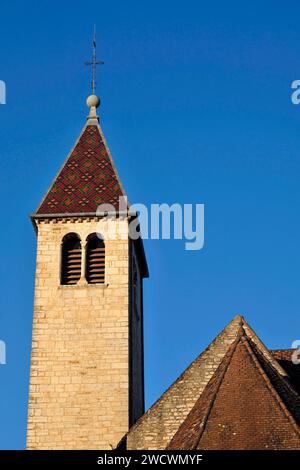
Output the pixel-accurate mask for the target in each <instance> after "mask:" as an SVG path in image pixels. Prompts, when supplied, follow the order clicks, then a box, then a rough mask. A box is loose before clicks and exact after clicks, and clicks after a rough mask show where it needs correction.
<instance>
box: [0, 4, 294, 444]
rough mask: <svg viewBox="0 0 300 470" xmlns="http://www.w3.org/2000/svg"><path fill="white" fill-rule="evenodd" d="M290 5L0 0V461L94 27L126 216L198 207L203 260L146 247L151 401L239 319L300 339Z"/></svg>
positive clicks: (266, 333) (18, 392) (78, 117)
mask: <svg viewBox="0 0 300 470" xmlns="http://www.w3.org/2000/svg"><path fill="white" fill-rule="evenodd" d="M299 15H300V4H299V2H296V1H292V2H289V4H288V5H287V4H286V3H284V2H274V1H273V2H271V1H264V2H260V1H257V0H254V1H253V2H251V4H250V3H249V2H248V4H247V5H246V4H245V3H241V2H237V1H236V2H233V1H228V2H222V1H221V0H218V1H215V2H213V3H212V2H204V1H203V2H199V1H193V0H188V1H187V2H184V3H183V2H179V1H177V0H172V1H169V0H164V1H163V2H162V1H157V0H152V1H151V2H138V1H137V0H128V1H127V2H121V1H114V0H111V1H110V2H103V1H93V0H90V1H89V2H88V4H87V3H86V2H83V1H81V0H79V1H77V2H71V1H65V2H58V1H57V0H52V1H51V2H50V1H44V2H38V1H32V0H31V1H30V0H29V1H28V2H21V1H2V2H1V20H2V21H1V29H0V44H1V47H0V80H5V81H6V84H7V104H6V105H5V106H0V123H1V125H0V149H1V151H0V156H1V173H0V192H1V201H2V224H1V225H2V230H1V232H0V243H1V246H2V251H1V258H2V260H1V261H2V269H1V274H0V276H1V279H0V281H1V284H0V285H1V296H0V339H2V340H4V341H5V342H6V344H7V365H6V366H0V448H2V449H11V448H12V449H14V448H18V449H20V448H24V447H25V432H26V413H27V399H28V377H29V360H30V343H31V325H32V309H33V287H34V268H35V243H36V240H35V234H34V230H33V228H32V226H31V223H30V220H29V218H28V215H29V214H30V213H31V212H33V211H34V209H35V208H36V206H37V205H38V203H39V202H40V199H41V197H42V196H43V194H44V192H45V191H46V189H47V187H48V185H49V183H50V181H51V180H52V178H53V176H54V175H55V173H56V172H57V170H58V168H59V167H60V165H61V163H62V161H63V160H64V158H65V157H66V155H67V153H68V151H69V150H70V148H71V146H72V145H73V143H74V141H75V139H76V138H77V136H78V133H79V132H80V130H81V128H82V126H83V124H84V122H85V118H86V114H87V108H86V106H85V98H86V96H87V94H89V91H90V88H89V84H90V76H89V71H88V70H87V68H86V67H85V66H84V65H83V63H84V61H85V60H87V59H89V57H90V54H91V50H90V39H91V31H92V27H93V23H96V24H97V31H98V53H99V56H100V58H101V59H103V60H104V61H105V65H104V66H103V67H101V71H100V74H99V78H98V92H99V94H100V95H101V98H102V105H101V108H100V114H101V124H102V127H103V130H104V133H105V136H106V139H107V141H108V144H109V146H110V149H111V152H112V154H113V157H114V160H115V163H116V165H117V167H118V170H119V173H120V176H121V179H122V181H123V184H124V186H125V188H126V190H127V193H128V195H129V198H130V200H131V201H132V202H144V203H146V204H151V203H162V202H167V203H170V204H171V203H174V202H177V203H194V204H195V203H204V204H205V224H206V225H205V247H204V249H203V250H201V251H198V252H195V251H194V252H192V251H190V252H189V251H185V249H184V243H183V242H182V241H146V243H145V247H146V252H147V256H148V262H149V268H150V273H151V277H150V279H149V280H147V281H146V282H145V373H146V402H147V405H150V404H151V403H152V402H153V401H154V400H155V399H156V398H158V397H159V396H160V394H161V393H162V392H163V391H164V390H165V389H166V387H167V386H168V385H169V384H170V383H171V382H172V381H173V380H174V379H175V378H176V377H177V376H178V374H179V373H181V372H182V370H183V369H184V368H185V367H186V366H187V365H188V364H189V363H190V361H191V360H192V359H193V358H194V357H195V356H196V355H198V354H199V353H200V352H201V350H202V349H203V348H204V347H205V346H206V345H207V344H208V343H209V342H210V341H211V340H212V339H213V337H214V336H215V335H216V334H217V333H219V331H220V330H221V329H222V328H223V327H224V325H225V324H226V323H227V322H228V321H230V320H231V318H232V317H233V316H234V315H236V314H237V313H241V314H244V315H245V317H246V319H247V320H248V321H249V323H250V324H251V325H252V326H253V327H254V329H255V330H256V331H257V333H258V334H259V335H260V336H261V338H262V339H263V340H264V342H265V343H266V344H267V345H268V346H270V347H272V348H288V347H290V346H291V343H292V341H293V340H294V339H298V338H300V243H299V240H300V217H299V207H300V185H299V180H300V105H299V106H294V105H292V103H291V99H290V95H291V88H290V87H291V82H292V81H293V80H295V79H300V55H299V47H300V28H299V20H298V19H299Z"/></svg>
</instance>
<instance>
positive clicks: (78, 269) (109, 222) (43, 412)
mask: <svg viewBox="0 0 300 470" xmlns="http://www.w3.org/2000/svg"><path fill="white" fill-rule="evenodd" d="M99 104H100V100H99V98H98V97H97V96H96V95H95V94H92V95H91V96H89V98H88V99H87V105H88V107H89V110H90V111H89V116H88V119H87V122H86V124H85V125H84V127H83V130H82V132H81V133H80V136H79V138H78V140H77V142H76V143H75V146H74V147H73V149H72V150H71V152H70V154H69V156H68V157H67V159H66V161H65V163H64V164H63V166H62V168H61V169H60V171H59V172H58V175H57V176H56V178H55V179H54V182H53V183H52V184H51V186H50V189H49V191H48V192H47V194H46V196H45V197H44V199H43V200H42V202H41V204H40V206H39V207H38V209H37V210H36V212H35V213H34V214H33V215H32V216H31V218H32V221H33V224H34V227H35V230H36V234H37V259H36V280H35V299H34V318H33V336H32V353H31V370H30V392H29V411H28V429H27V448H28V449H111V448H114V447H115V446H116V445H117V443H118V442H119V440H120V439H121V438H122V436H123V435H124V434H125V433H126V432H127V431H128V429H129V427H130V425H131V424H133V423H134V422H135V421H136V419H137V418H138V417H139V416H140V415H141V414H142V413H143V412H144V383H143V278H145V277H147V276H148V269H147V263H146V258H145V254H144V249H143V243H142V240H141V239H138V240H132V239H131V238H130V236H129V224H130V222H131V220H132V219H134V218H135V217H136V215H135V214H130V212H128V211H123V212H122V211H120V209H119V198H120V197H121V198H122V197H124V196H125V192H124V189H123V186H122V184H121V182H120V179H119V177H118V174H117V171H116V168H115V165H114V163H113V160H112V157H111V155H110V152H109V149H108V146H107V144H106V141H105V139H104V136H103V133H102V129H101V127H100V124H99V117H98V115H97V108H98V106H99ZM103 204H107V205H108V207H111V208H112V209H114V210H112V211H111V212H112V213H113V212H114V211H115V212H114V216H113V217H112V213H110V211H109V210H108V211H104V212H101V210H100V211H99V206H102V205H103ZM112 233H113V236H112Z"/></svg>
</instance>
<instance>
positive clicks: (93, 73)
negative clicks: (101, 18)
mask: <svg viewBox="0 0 300 470" xmlns="http://www.w3.org/2000/svg"><path fill="white" fill-rule="evenodd" d="M103 64H104V62H102V60H97V56H96V26H95V25H94V38H93V57H92V60H91V61H90V62H85V65H91V66H92V94H93V95H94V94H95V92H96V84H97V82H96V67H97V65H103Z"/></svg>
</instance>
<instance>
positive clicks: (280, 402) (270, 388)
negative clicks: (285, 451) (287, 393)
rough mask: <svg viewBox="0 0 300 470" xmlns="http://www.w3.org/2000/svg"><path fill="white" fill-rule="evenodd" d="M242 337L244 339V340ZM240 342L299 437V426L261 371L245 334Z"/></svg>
mask: <svg viewBox="0 0 300 470" xmlns="http://www.w3.org/2000/svg"><path fill="white" fill-rule="evenodd" d="M244 337H246V340H245V339H244ZM241 340H242V344H243V346H244V347H246V349H247V350H248V352H249V355H250V357H251V359H252V360H253V362H254V364H255V365H256V368H257V370H258V371H259V372H260V374H261V376H262V378H263V379H264V381H265V384H266V386H267V388H268V390H269V391H270V393H271V395H272V396H273V397H274V398H275V401H276V402H277V403H278V405H279V407H280V408H281V409H282V411H283V412H284V414H285V416H286V417H287V418H288V420H289V421H290V422H291V424H292V426H293V427H294V428H295V431H296V432H297V434H298V435H299V436H300V429H299V426H298V424H297V422H296V420H295V418H294V417H293V415H292V414H291V412H290V410H289V409H288V408H287V406H286V404H285V403H284V401H283V399H282V398H281V396H280V395H279V393H278V392H277V390H276V388H275V386H273V384H272V382H271V380H270V378H269V377H268V374H267V373H266V372H265V371H264V370H263V367H262V366H261V364H260V362H259V360H258V359H257V357H256V356H255V354H254V352H253V350H252V347H250V344H249V342H250V341H251V339H250V338H249V337H248V336H247V335H246V334H245V335H243V336H242V338H241ZM268 364H269V365H270V366H271V367H272V369H273V370H274V372H275V373H276V374H277V376H278V378H279V379H280V380H281V381H283V378H282V376H281V375H280V374H279V373H278V371H277V370H276V369H275V367H274V366H273V365H272V363H271V362H268ZM284 384H285V385H286V382H284ZM292 391H293V392H294V393H295V394H296V395H297V398H298V399H299V396H298V394H297V393H296V392H295V391H294V390H293V389H292Z"/></svg>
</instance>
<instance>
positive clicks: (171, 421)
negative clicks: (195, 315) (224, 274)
mask: <svg viewBox="0 0 300 470" xmlns="http://www.w3.org/2000/svg"><path fill="white" fill-rule="evenodd" d="M282 357H284V360H285V361H286V362H288V363H289V364H292V363H291V353H287V352H285V354H283V353H282V352H281V353H280V354H279V352H277V353H276V352H274V351H269V350H268V349H267V348H266V347H265V345H264V344H263V343H262V342H261V340H260V339H259V338H258V337H257V335H256V334H255V332H254V331H253V330H252V329H251V328H250V326H249V325H248V324H247V322H246V321H245V320H244V319H243V317H240V316H238V317H236V318H235V319H234V320H233V321H232V322H231V323H230V324H229V325H228V326H227V327H226V328H225V329H224V330H223V332H222V333H221V334H220V335H219V336H218V337H217V338H216V339H215V340H214V341H213V342H212V343H211V344H210V345H209V347H208V348H207V349H206V350H205V351H204V352H203V353H202V354H201V355H200V356H199V357H198V358H197V359H196V360H195V361H194V362H193V363H192V364H191V365H190V366H189V367H188V368H187V369H186V371H184V373H183V374H182V375H181V376H180V377H179V378H178V379H177V380H176V381H175V382H174V383H173V384H172V385H171V387H169V389H168V390H167V391H166V392H165V393H164V394H163V395H162V397H161V398H160V399H159V400H158V401H157V402H156V403H155V404H154V405H153V406H152V407H151V408H150V409H149V410H148V411H147V413H145V415H143V416H142V417H141V418H140V419H139V420H138V421H137V423H136V424H135V425H134V426H133V427H132V428H131V429H130V430H129V432H128V433H127V435H126V436H125V438H124V439H123V440H122V445H123V446H124V445H126V448H127V449H130V450H133V449H173V450H192V449H220V450H222V449H224V450H226V449H241V450H242V449H299V448H300V428H299V423H300V397H299V393H298V390H297V388H296V387H295V381H294V380H293V378H292V376H291V374H290V370H289V369H288V368H287V367H286V363H284V364H282V361H283V359H282ZM277 359H278V360H277Z"/></svg>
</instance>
